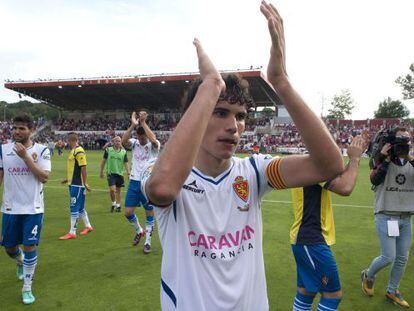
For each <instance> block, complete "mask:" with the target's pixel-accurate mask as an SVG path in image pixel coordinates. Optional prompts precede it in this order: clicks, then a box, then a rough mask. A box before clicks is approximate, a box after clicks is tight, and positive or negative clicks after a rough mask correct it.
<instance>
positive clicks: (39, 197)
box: [0, 143, 51, 214]
mask: <svg viewBox="0 0 414 311" xmlns="http://www.w3.org/2000/svg"><path fill="white" fill-rule="evenodd" d="M13 149H14V143H10V144H5V145H1V146H0V168H2V169H3V172H4V178H3V182H4V189H3V204H2V207H1V211H2V212H3V213H5V214H41V213H44V210H45V207H44V202H43V184H42V183H41V182H40V181H39V180H38V179H37V178H36V176H35V175H33V173H32V172H31V171H30V169H29V168H28V167H27V165H26V163H25V162H24V161H23V160H22V159H21V158H20V157H19V156H18V155H17V154H16V152H15V151H14V150H13ZM26 152H27V153H28V154H29V155H30V156H31V157H32V159H33V160H34V162H35V163H36V164H37V165H39V166H40V167H41V168H42V169H43V170H45V171H49V172H50V170H51V163H50V151H49V149H48V148H47V147H46V146H43V145H40V144H38V143H34V144H33V146H32V147H30V148H28V149H26Z"/></svg>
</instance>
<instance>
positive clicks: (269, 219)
mask: <svg viewBox="0 0 414 311" xmlns="http://www.w3.org/2000/svg"><path fill="white" fill-rule="evenodd" d="M66 156H67V153H65V154H64V156H62V157H59V156H57V155H56V154H55V155H54V156H53V159H52V165H53V172H52V174H51V176H50V181H49V182H48V183H47V185H46V191H45V198H46V213H45V217H44V223H43V229H42V234H41V244H40V247H39V250H38V265H37V269H36V275H35V280H34V282H33V293H34V294H35V296H36V299H37V301H36V302H35V304H34V305H32V306H23V304H22V302H21V297H20V291H21V282H20V281H17V279H16V277H15V264H14V262H13V261H12V260H11V259H10V258H9V257H8V256H7V255H6V254H5V253H4V252H3V251H2V253H0V310H7V311H9V310H29V309H30V310H42V311H44V310H88V311H91V310H151V311H152V310H159V309H160V299H159V295H160V265H161V253H162V251H161V247H160V243H159V239H158V234H157V233H156V234H155V235H154V238H153V252H152V253H151V254H150V255H144V254H143V253H142V245H139V246H138V247H132V245H131V242H132V239H133V235H134V234H133V229H132V227H130V226H129V224H128V223H127V221H126V219H125V217H124V216H123V214H122V213H113V214H111V213H109V209H110V200H109V195H108V193H107V185H106V180H105V179H100V178H99V176H98V175H99V164H100V161H101V157H102V153H101V152H87V156H88V174H89V184H90V185H91V186H92V188H93V191H92V192H91V193H89V194H87V197H86V208H87V211H88V213H89V217H90V220H91V222H92V225H93V226H94V228H95V230H94V231H93V232H92V233H90V234H89V235H87V236H80V235H78V238H77V239H76V240H70V241H59V240H58V237H59V236H60V235H62V234H64V233H66V232H67V231H68V229H69V196H68V189H67V187H66V186H62V185H60V180H61V179H63V178H64V176H65V169H66ZM368 173H369V170H368V164H367V160H363V161H362V162H361V169H360V173H359V179H358V184H357V187H356V189H355V191H354V193H353V194H352V195H351V196H350V197H347V198H343V197H339V196H336V195H334V199H333V200H334V204H335V206H334V214H335V225H336V240H337V244H336V246H334V247H333V250H334V253H335V257H336V260H337V263H338V267H339V272H340V277H341V282H342V287H343V291H344V298H343V300H342V303H341V305H340V310H347V311H348V310H352V311H358V310H364V311H369V310H376V311H377V310H396V309H397V307H395V306H393V305H392V304H390V303H388V302H386V301H385V296H384V294H385V290H386V284H387V280H388V275H389V268H388V269H386V270H384V271H382V272H381V273H380V274H379V275H378V277H377V280H376V284H375V285H376V294H375V296H374V297H372V298H368V297H365V296H363V294H362V292H361V289H360V288H361V286H360V271H361V270H362V269H363V268H365V267H366V266H367V265H368V264H369V263H370V261H371V259H372V258H373V257H374V256H377V255H378V254H379V243H378V239H377V236H376V233H375V227H374V217H373V208H372V202H373V193H372V191H371V190H370V182H369V178H368ZM123 194H125V191H124V192H123ZM122 203H123V202H122ZM413 204H414V202H413ZM137 215H138V217H139V220H140V222H141V225H144V221H145V219H144V211H143V209H142V208H139V209H137ZM263 219H264V257H265V265H266V276H267V287H268V296H269V303H270V310H283V311H284V310H292V307H291V306H292V300H293V297H294V295H295V293H296V268H295V263H294V259H293V255H292V254H291V250H290V244H289V228H290V225H291V223H292V220H293V213H292V208H291V205H290V192H289V191H273V192H271V193H270V194H268V195H267V196H266V197H265V199H264V202H263ZM79 229H80V230H82V229H83V224H82V222H80V224H79ZM80 230H78V233H79V232H80ZM400 289H401V292H402V293H403V294H404V296H405V298H406V300H407V301H408V302H409V303H411V304H412V305H414V260H413V259H412V258H410V260H409V262H408V265H407V269H406V272H405V275H404V277H403V279H402V282H401V287H400Z"/></svg>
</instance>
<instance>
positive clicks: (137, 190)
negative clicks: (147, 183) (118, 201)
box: [125, 179, 154, 211]
mask: <svg viewBox="0 0 414 311" xmlns="http://www.w3.org/2000/svg"><path fill="white" fill-rule="evenodd" d="M141 205H142V206H144V208H145V210H147V211H152V210H153V209H154V208H153V206H152V205H150V204H148V200H147V199H146V198H145V196H144V194H143V193H142V191H141V182H140V181H138V180H133V179H131V180H130V181H129V185H128V191H127V194H126V197H125V207H137V206H141Z"/></svg>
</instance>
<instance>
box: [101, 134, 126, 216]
mask: <svg viewBox="0 0 414 311" xmlns="http://www.w3.org/2000/svg"><path fill="white" fill-rule="evenodd" d="M112 144H113V145H112V146H108V147H107V148H105V152H104V155H103V159H102V161H101V171H100V177H101V178H104V168H106V174H107V180H108V186H109V195H110V197H111V202H112V206H111V213H113V212H114V210H115V211H116V212H120V211H121V189H122V188H123V187H124V185H125V182H124V173H125V171H126V172H127V175H129V174H130V172H129V166H128V157H127V152H126V150H125V149H124V148H123V147H122V143H121V137H119V136H115V137H114V138H113V139H112Z"/></svg>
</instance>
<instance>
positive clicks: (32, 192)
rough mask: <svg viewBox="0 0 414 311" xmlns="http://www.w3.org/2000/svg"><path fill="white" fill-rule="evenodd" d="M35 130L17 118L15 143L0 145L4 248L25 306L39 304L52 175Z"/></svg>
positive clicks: (24, 117) (28, 119) (29, 121)
mask: <svg viewBox="0 0 414 311" xmlns="http://www.w3.org/2000/svg"><path fill="white" fill-rule="evenodd" d="M33 130H34V124H33V120H32V119H31V117H29V116H27V115H21V116H17V117H16V118H14V120H13V129H12V135H13V141H14V142H12V143H8V144H5V145H0V184H1V182H2V181H3V180H4V189H3V204H2V208H1V211H2V214H3V220H2V241H1V245H3V246H4V247H5V249H6V253H7V254H8V255H9V256H10V257H11V258H13V259H15V260H16V262H17V272H16V274H17V278H18V279H19V280H23V288H22V299H23V303H24V304H32V303H34V302H35V297H34V296H33V293H32V281H33V277H34V273H35V269H36V264H37V246H38V245H39V241H40V232H41V230H42V220H43V213H44V208H45V207H44V200H43V184H44V183H45V182H47V180H48V177H49V173H50V171H51V163H50V152H49V149H48V148H47V147H46V146H43V145H40V144H38V143H34V142H33V141H32V140H31V139H30V135H31V134H32V133H33ZM21 244H23V251H22V250H21V248H20V247H19V245H21Z"/></svg>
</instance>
